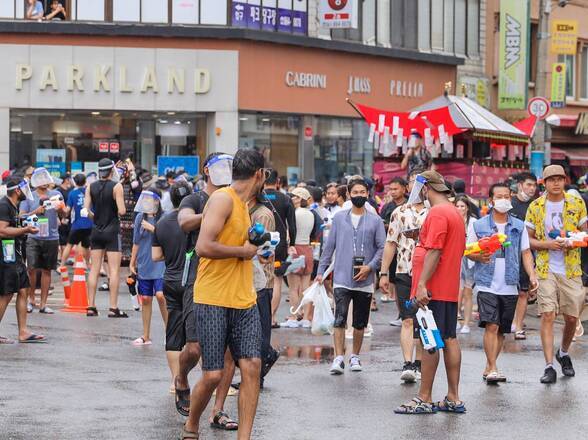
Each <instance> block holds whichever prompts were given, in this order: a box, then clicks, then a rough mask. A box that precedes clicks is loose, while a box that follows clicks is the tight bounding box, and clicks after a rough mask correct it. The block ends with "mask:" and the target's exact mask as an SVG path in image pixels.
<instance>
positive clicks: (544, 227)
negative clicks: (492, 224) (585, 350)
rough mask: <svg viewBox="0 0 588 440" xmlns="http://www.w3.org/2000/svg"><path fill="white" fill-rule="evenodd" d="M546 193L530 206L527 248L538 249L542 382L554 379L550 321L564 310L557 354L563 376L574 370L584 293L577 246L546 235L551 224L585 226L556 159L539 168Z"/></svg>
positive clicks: (582, 212) (564, 228) (580, 203)
mask: <svg viewBox="0 0 588 440" xmlns="http://www.w3.org/2000/svg"><path fill="white" fill-rule="evenodd" d="M543 179H544V182H545V194H544V195H543V196H541V197H539V198H538V199H537V200H535V201H533V203H531V205H530V206H529V209H528V211H527V217H526V222H525V223H526V225H527V229H528V231H529V238H530V240H531V248H532V249H533V250H535V251H536V252H537V257H536V264H537V274H538V276H539V290H538V292H537V298H538V301H539V312H540V313H541V343H542V345H543V354H544V356H545V363H546V366H545V372H544V374H543V376H542V377H541V383H555V382H556V381H557V373H556V372H555V369H554V368H553V351H554V350H553V339H554V338H553V322H554V320H555V317H556V315H557V314H558V313H562V314H563V315H564V320H565V326H564V330H563V335H562V341H561V345H560V348H559V350H558V351H557V353H556V355H555V358H556V359H557V361H558V362H559V363H560V364H561V367H562V372H563V374H564V376H574V375H575V371H574V367H573V365H572V360H571V358H570V356H569V354H568V349H569V347H570V344H571V343H572V339H573V337H574V332H575V330H576V323H577V321H578V318H579V317H580V313H581V311H582V307H583V305H584V300H585V297H586V294H585V293H584V288H583V287H582V278H581V276H582V269H581V266H580V248H573V247H572V246H571V245H570V244H569V243H568V242H566V241H563V240H554V239H551V238H550V237H549V235H548V234H549V232H551V231H552V230H556V231H562V232H575V231H577V230H580V229H582V230H586V220H587V218H586V206H585V205H584V202H583V201H582V199H580V198H579V197H576V196H573V195H571V194H566V192H565V190H564V187H565V183H566V174H565V171H564V169H563V167H561V166H560V165H549V166H547V167H545V170H544V171H543Z"/></svg>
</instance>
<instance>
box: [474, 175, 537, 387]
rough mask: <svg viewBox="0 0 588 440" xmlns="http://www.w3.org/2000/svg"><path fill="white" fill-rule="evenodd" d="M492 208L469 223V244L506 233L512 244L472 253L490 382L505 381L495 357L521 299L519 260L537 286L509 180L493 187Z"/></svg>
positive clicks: (500, 348) (523, 226)
mask: <svg viewBox="0 0 588 440" xmlns="http://www.w3.org/2000/svg"><path fill="white" fill-rule="evenodd" d="M490 201H491V203H492V209H491V211H490V213H489V214H488V215H486V216H485V217H482V218H481V219H480V220H477V221H476V222H473V223H470V226H469V230H468V238H467V242H468V243H474V242H476V241H478V240H480V239H482V238H484V237H490V236H492V235H494V234H496V233H499V234H505V235H506V236H507V240H508V241H509V242H510V246H507V247H502V249H500V250H499V251H498V252H496V253H494V254H493V255H490V254H487V253H481V254H470V255H468V258H469V259H470V260H472V261H474V262H475V263H476V264H475V266H474V281H475V283H476V284H475V285H476V291H477V294H478V311H479V313H480V327H482V328H484V329H485V332H484V351H485V352H486V368H485V369H484V372H483V374H482V377H483V378H484V380H486V383H487V384H495V383H497V382H505V381H506V377H505V376H504V375H503V374H501V373H500V372H499V371H498V367H497V366H496V360H497V358H498V355H499V354H500V352H501V351H502V347H503V344H504V335H505V334H506V333H510V332H511V325H512V320H513V317H514V313H515V308H516V305H517V300H518V293H519V292H518V285H519V283H520V279H519V274H520V267H519V265H520V262H521V260H522V263H523V268H524V271H525V272H526V273H527V276H528V278H529V280H530V282H529V284H530V290H531V291H533V290H536V289H537V286H538V282H537V276H536V275H535V268H534V260H533V254H532V253H531V245H530V243H529V234H528V233H527V230H526V228H525V223H524V222H523V221H522V220H519V219H517V218H515V217H514V216H513V215H511V214H510V210H511V209H512V204H511V201H510V188H509V187H508V185H507V184H506V183H496V184H494V185H492V187H491V188H490Z"/></svg>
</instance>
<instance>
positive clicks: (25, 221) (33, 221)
mask: <svg viewBox="0 0 588 440" xmlns="http://www.w3.org/2000/svg"><path fill="white" fill-rule="evenodd" d="M20 223H21V225H22V227H23V228H26V227H27V226H32V227H33V228H39V217H37V216H36V214H32V215H29V216H28V217H23V218H21V220H20Z"/></svg>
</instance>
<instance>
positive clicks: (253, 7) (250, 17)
mask: <svg viewBox="0 0 588 440" xmlns="http://www.w3.org/2000/svg"><path fill="white" fill-rule="evenodd" d="M252 3H253V4H252ZM260 3H261V2H260V0H254V1H252V0H249V2H248V3H247V28H248V29H260V28H261V6H260Z"/></svg>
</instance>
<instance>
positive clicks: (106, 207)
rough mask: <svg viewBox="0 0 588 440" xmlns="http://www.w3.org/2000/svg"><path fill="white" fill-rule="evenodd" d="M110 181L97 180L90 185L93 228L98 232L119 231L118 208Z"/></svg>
mask: <svg viewBox="0 0 588 440" xmlns="http://www.w3.org/2000/svg"><path fill="white" fill-rule="evenodd" d="M115 185H116V182H113V181H112V180H99V181H97V182H94V183H93V184H92V185H90V195H91V196H92V205H93V212H94V226H95V228H96V229H98V230H99V231H104V232H115V233H118V232H119V231H120V221H119V218H118V207H117V205H116V200H115V199H114V186H115Z"/></svg>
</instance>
